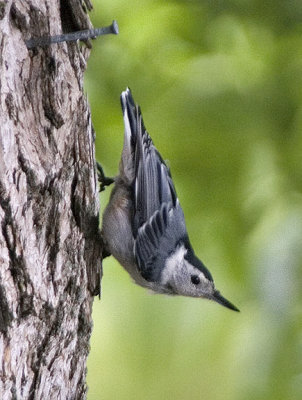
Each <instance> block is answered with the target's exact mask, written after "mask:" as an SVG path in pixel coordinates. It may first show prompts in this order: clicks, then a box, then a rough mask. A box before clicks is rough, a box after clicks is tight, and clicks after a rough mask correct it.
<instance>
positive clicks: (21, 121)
mask: <svg viewBox="0 0 302 400" xmlns="http://www.w3.org/2000/svg"><path fill="white" fill-rule="evenodd" d="M85 4H86V6H88V7H89V4H90V3H89V1H86V2H85ZM88 27H90V22H89V19H88V17H87V15H86V14H85V12H84V11H83V5H82V4H81V1H80V0H65V1H64V0H61V2H60V1H54V0H24V1H12V0H6V1H0V74H1V75H0V78H1V79H0V360H1V363H0V398H1V399H3V400H6V399H84V398H85V397H86V384H85V375H86V358H87V355H88V351H89V338H90V334H91V328H92V320H91V308H92V301H93V295H95V294H96V293H97V291H98V282H99V273H98V270H99V268H100V251H101V249H100V242H99V230H98V210H99V204H98V189H97V179H96V173H95V161H94V133H93V129H92V125H91V120H90V111H89V106H88V104H87V101H86V98H85V95H84V94H83V72H84V69H85V66H86V60H87V57H88V52H89V50H88V49H87V47H86V46H82V47H80V46H79V45H78V44H75V43H71V44H66V43H63V44H59V45H58V44H55V45H52V46H49V47H46V48H43V49H35V50H33V51H28V50H27V48H26V46H25V44H24V39H29V38H30V37H33V36H42V35H49V34H57V33H61V32H62V31H67V30H69V31H70V30H74V29H87V28H88Z"/></svg>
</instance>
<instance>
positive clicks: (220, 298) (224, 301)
mask: <svg viewBox="0 0 302 400" xmlns="http://www.w3.org/2000/svg"><path fill="white" fill-rule="evenodd" d="M212 300H214V301H216V302H217V303H219V304H221V305H222V306H224V307H227V308H229V309H230V310H233V311H240V310H239V309H238V308H237V307H235V306H234V304H232V303H231V302H229V301H228V300H227V299H225V298H224V297H223V296H221V294H220V292H219V291H218V290H215V291H214V294H213V297H212Z"/></svg>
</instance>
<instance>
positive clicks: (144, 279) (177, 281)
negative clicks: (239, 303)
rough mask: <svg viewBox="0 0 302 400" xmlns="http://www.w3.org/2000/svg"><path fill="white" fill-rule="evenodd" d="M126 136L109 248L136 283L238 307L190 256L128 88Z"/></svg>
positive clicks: (171, 193) (173, 199)
mask: <svg viewBox="0 0 302 400" xmlns="http://www.w3.org/2000/svg"><path fill="white" fill-rule="evenodd" d="M121 104H122V110H123V116H124V125H125V136H124V147H123V152H122V158H121V164H120V174H119V176H118V177H117V178H116V180H115V187H114V189H113V191H112V194H111V198H110V202H109V205H108V206H107V208H106V210H105V212H104V218H103V227H102V234H103V237H104V241H105V243H106V246H107V249H108V251H110V253H111V254H112V255H113V256H114V257H115V258H117V260H118V261H119V262H120V263H121V264H122V265H123V266H124V267H125V269H126V270H127V271H128V272H129V274H130V275H131V276H132V278H133V279H134V280H135V281H136V283H138V284H139V285H141V286H144V287H147V288H150V289H152V290H153V291H155V292H159V293H167V294H176V295H177V294H179V295H184V296H192V297H204V298H208V299H212V300H215V301H216V302H218V303H220V304H222V305H224V306H226V307H228V308H230V309H233V310H235V311H238V309H237V308H236V307H235V306H234V305H233V304H231V303H230V302H229V301H228V300H226V299H225V298H224V297H222V296H221V295H220V293H219V292H218V291H217V290H216V289H215V287H214V282H213V278H212V276H211V274H210V272H209V271H208V270H207V269H206V267H205V266H204V265H203V263H202V262H201V261H200V260H199V259H198V258H197V257H196V256H195V254H194V251H193V249H192V246H191V244H190V241H189V237H188V233H187V230H186V226H185V219H184V214H183V211H182V208H181V206H180V203H179V200H178V198H177V195H176V190H175V187H174V184H173V181H172V177H171V174H170V171H169V169H168V167H167V166H166V164H165V162H164V161H163V159H162V157H161V155H160V154H159V152H158V151H157V149H156V148H155V146H154V144H153V142H152V139H151V137H150V136H149V134H148V132H147V131H146V129H145V126H144V123H143V119H142V115H141V111H140V108H139V107H138V106H136V105H135V103H134V101H133V98H132V94H131V91H130V89H129V88H127V89H126V91H124V92H123V93H122V94H121Z"/></svg>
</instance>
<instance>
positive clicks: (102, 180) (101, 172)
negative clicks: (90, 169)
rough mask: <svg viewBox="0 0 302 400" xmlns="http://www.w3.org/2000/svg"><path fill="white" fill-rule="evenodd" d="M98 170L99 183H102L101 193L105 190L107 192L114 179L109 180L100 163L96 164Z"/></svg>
mask: <svg viewBox="0 0 302 400" xmlns="http://www.w3.org/2000/svg"><path fill="white" fill-rule="evenodd" d="M96 168H97V171H98V181H99V182H100V192H102V191H103V190H105V187H106V186H109V185H111V184H112V183H113V182H114V179H113V178H108V177H107V176H106V175H105V173H104V170H103V167H102V166H101V164H100V163H98V162H97V163H96Z"/></svg>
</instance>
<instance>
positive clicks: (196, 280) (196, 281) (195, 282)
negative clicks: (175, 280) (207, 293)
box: [191, 275, 200, 285]
mask: <svg viewBox="0 0 302 400" xmlns="http://www.w3.org/2000/svg"><path fill="white" fill-rule="evenodd" d="M191 282H192V283H193V285H198V284H199V283H200V278H199V276H197V275H191Z"/></svg>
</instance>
